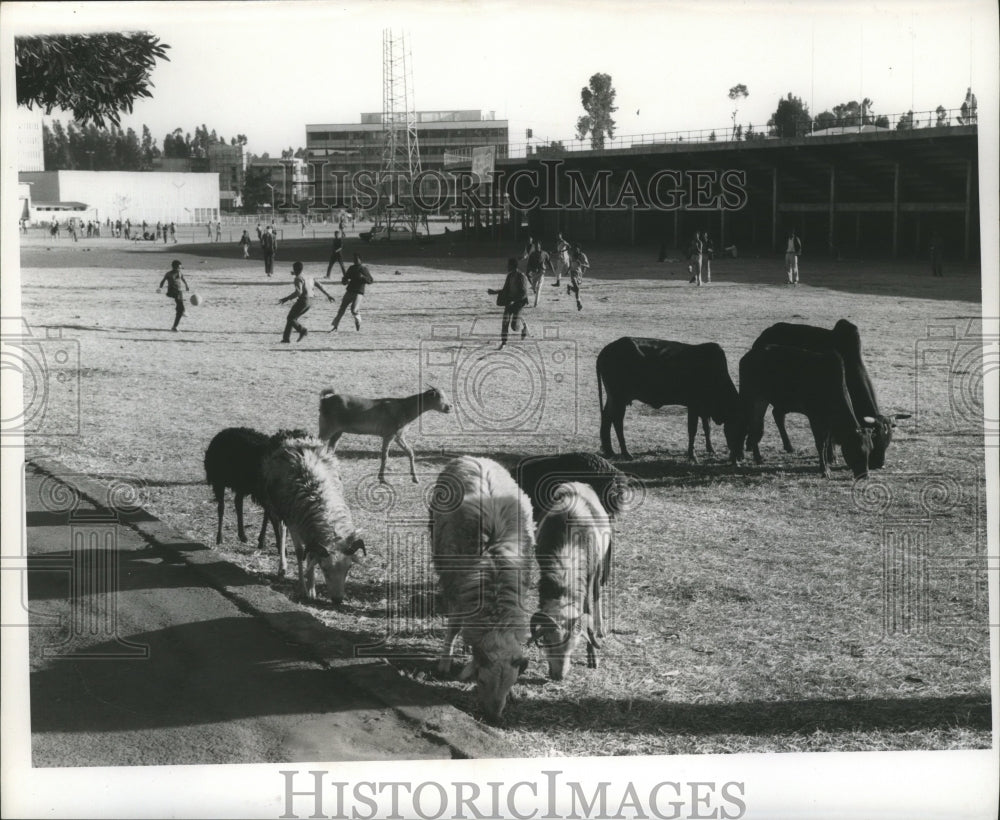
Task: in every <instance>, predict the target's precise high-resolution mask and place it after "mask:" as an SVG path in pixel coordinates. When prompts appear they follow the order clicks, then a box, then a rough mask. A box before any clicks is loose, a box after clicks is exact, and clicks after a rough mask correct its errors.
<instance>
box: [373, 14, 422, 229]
mask: <svg viewBox="0 0 1000 820" xmlns="http://www.w3.org/2000/svg"><path fill="white" fill-rule="evenodd" d="M410 60H411V57H410V53H409V49H408V48H407V47H406V38H405V35H404V34H402V33H399V34H393V33H392V30H391V29H384V30H383V31H382V86H383V93H382V140H383V142H382V177H381V180H382V181H381V184H380V185H379V193H380V195H381V200H382V201H381V206H382V207H381V208H380V210H382V211H383V212H385V209H386V207H387V206H389V205H401V206H403V207H404V208H405V209H406V210H407V211H412V210H413V201H412V197H411V190H412V183H413V179H414V177H416V175H417V174H419V173H420V146H419V145H418V143H417V112H416V111H415V110H414V107H413V73H412V68H411V67H410ZM386 216H387V217H388V213H387V212H386ZM387 223H388V218H387Z"/></svg>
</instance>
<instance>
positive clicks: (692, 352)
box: [597, 336, 744, 462]
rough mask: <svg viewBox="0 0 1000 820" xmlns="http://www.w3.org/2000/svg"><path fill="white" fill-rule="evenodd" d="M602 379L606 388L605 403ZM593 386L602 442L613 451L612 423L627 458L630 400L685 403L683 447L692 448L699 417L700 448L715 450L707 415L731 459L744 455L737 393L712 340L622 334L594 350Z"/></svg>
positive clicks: (654, 403) (693, 458) (658, 404)
mask: <svg viewBox="0 0 1000 820" xmlns="http://www.w3.org/2000/svg"><path fill="white" fill-rule="evenodd" d="M602 385H603V386H604V388H605V389H606V390H607V391H608V401H607V403H606V404H605V402H604V397H603V394H602V392H601V387H602ZM597 392H598V399H599V401H600V403H601V448H602V450H603V451H604V455H606V456H612V455H613V454H614V452H613V450H612V449H611V425H612V424H614V426H615V432H616V433H617V434H618V444H619V446H620V448H621V454H622V457H623V458H632V456H631V455H630V454H629V452H628V448H627V447H626V446H625V434H624V431H623V422H624V419H625V408H626V407H628V405H630V404H631V403H632V402H633V401H636V400H638V401H641V402H643V403H644V404H648V405H649V406H650V407H656V408H659V407H663V405H665V404H679V405H683V406H684V407H687V408H688V452H687V456H688V458H689V459H690V460H691V461H694V462H697V461H698V459H697V457H696V456H695V454H694V437H695V434H696V433H697V432H698V419H699V418H700V419H701V423H702V428H703V429H704V431H705V449H706V450H707V451H708V452H709V453H714V452H715V450H714V449H712V438H711V434H710V432H709V424H708V420H709V418H711V419H712V421H714V422H715V423H716V424H722V425H723V430H724V432H725V435H726V443H727V444H728V445H729V457H730V458H731V459H732V460H733V461H739V460H740V459H742V458H743V437H744V424H743V419H742V416H741V414H740V402H739V394H738V393H737V392H736V386H735V385H734V384H733V380H732V378H731V377H730V375H729V366H728V365H727V363H726V354H725V352H724V351H723V349H722V348H721V347H719V345H717V344H715V343H714V342H710V343H708V344H700V345H690V344H685V343H684V342H667V341H663V340H661V339H637V338H632V337H631V336H623V337H622V338H621V339H618V340H616V341H614V342H611V344H609V345H607V346H606V347H605V348H604V349H603V350H602V351H601V352H600V353H599V354H597Z"/></svg>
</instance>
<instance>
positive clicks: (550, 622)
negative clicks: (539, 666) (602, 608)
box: [530, 605, 590, 680]
mask: <svg viewBox="0 0 1000 820" xmlns="http://www.w3.org/2000/svg"><path fill="white" fill-rule="evenodd" d="M589 621H590V616H589V615H583V614H582V613H581V612H580V607H579V605H568V606H566V607H563V609H562V610H561V611H559V612H557V613H556V615H555V616H553V615H552V614H549V613H547V612H536V613H535V614H534V615H532V616H531V625H530V628H531V640H532V641H533V642H534V643H537V644H538V646H539V647H541V650H542V652H543V653H544V654H545V658H546V660H547V661H548V664H549V677H550V678H551V679H552V680H562V679H563V678H564V677H565V676H566V673H567V672H569V667H570V663H571V662H572V660H573V652H575V651H576V648H577V646H578V645H579V643H580V638H581V637H583V636H584V634H585V633H586V634H589V630H588V629H587V627H588V625H589Z"/></svg>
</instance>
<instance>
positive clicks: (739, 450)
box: [722, 413, 747, 464]
mask: <svg viewBox="0 0 1000 820" xmlns="http://www.w3.org/2000/svg"><path fill="white" fill-rule="evenodd" d="M722 432H723V433H724V434H725V436H726V445H727V446H728V447H729V460H730V461H732V462H734V463H736V464H738V463H739V462H741V461H743V443H744V441H745V440H746V436H747V425H746V422H745V421H744V419H743V414H742V413H736V414H734V415H732V416H730V417H729V418H728V419H727V420H726V421H725V423H724V424H723V426H722Z"/></svg>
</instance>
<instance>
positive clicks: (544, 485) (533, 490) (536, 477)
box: [514, 453, 630, 521]
mask: <svg viewBox="0 0 1000 820" xmlns="http://www.w3.org/2000/svg"><path fill="white" fill-rule="evenodd" d="M514 475H515V476H516V478H517V483H518V485H519V486H520V487H521V489H522V490H524V491H525V492H526V493H527V494H528V498H529V499H531V509H532V510H533V512H534V515H535V520H536V521H537V520H540V519H541V517H542V516H543V515H545V513H546V512H548V510H549V509H550V508H551V507H552V504H553V501H554V500H555V491H556V489H557V488H558V487H559V486H560V485H562V484H565V483H566V482H569V481H579V482H582V483H583V484H588V485H590V486H591V487H593V489H594V492H595V493H597V497H598V499H600V502H601V506H602V507H603V508H604V509H605V510H607V512H608V514H609V515H611V516H614V515H616V514H617V513H620V512H622V507H623V506H624V503H625V501H626V499H627V498H628V495H629V493H630V489H629V486H628V482H629V479H628V477H627V476H626V475H625V474H624V473H623V472H622V471H621V470H619V469H618V468H617V467H615V466H614V465H613V464H612V463H611V462H609V461H608V460H607V459H605V458H602V457H601V456H599V455H597V454H596V453H559V454H558V455H552V456H533V457H531V458H526V459H524V460H523V461H521V462H520V463H519V464H518V465H517V470H516V471H515V473H514Z"/></svg>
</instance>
